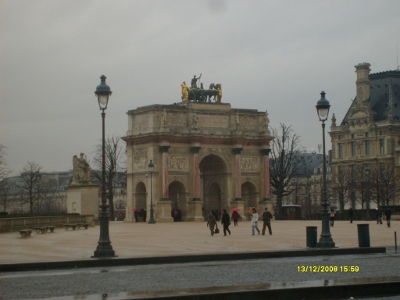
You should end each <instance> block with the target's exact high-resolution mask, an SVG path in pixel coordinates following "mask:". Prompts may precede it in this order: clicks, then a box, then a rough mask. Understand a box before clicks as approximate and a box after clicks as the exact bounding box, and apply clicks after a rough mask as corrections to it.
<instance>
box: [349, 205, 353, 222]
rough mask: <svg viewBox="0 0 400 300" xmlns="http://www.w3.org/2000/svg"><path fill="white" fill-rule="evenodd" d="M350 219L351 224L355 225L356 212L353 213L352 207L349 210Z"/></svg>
mask: <svg viewBox="0 0 400 300" xmlns="http://www.w3.org/2000/svg"><path fill="white" fill-rule="evenodd" d="M349 219H350V223H353V219H354V211H353V208H351V207H350V209H349Z"/></svg>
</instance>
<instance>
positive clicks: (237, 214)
mask: <svg viewBox="0 0 400 300" xmlns="http://www.w3.org/2000/svg"><path fill="white" fill-rule="evenodd" d="M238 219H239V213H238V212H237V211H236V210H234V211H233V213H232V220H233V226H238Z"/></svg>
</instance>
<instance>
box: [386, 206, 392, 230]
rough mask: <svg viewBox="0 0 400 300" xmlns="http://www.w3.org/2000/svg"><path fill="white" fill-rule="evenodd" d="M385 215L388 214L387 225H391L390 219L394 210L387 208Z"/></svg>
mask: <svg viewBox="0 0 400 300" xmlns="http://www.w3.org/2000/svg"><path fill="white" fill-rule="evenodd" d="M385 216H386V222H387V227H390V219H391V218H392V211H391V210H390V209H389V208H387V209H386V210H385Z"/></svg>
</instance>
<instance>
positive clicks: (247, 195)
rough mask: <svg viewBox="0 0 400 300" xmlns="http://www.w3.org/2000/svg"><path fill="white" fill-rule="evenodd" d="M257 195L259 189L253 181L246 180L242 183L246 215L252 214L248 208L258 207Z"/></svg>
mask: <svg viewBox="0 0 400 300" xmlns="http://www.w3.org/2000/svg"><path fill="white" fill-rule="evenodd" d="M257 195H258V193H257V189H256V186H255V185H254V184H253V183H251V182H249V181H246V182H245V183H243V184H242V199H243V202H244V210H245V211H244V214H245V215H246V217H250V215H249V214H248V213H247V209H248V208H249V207H256V208H257V207H258V205H257Z"/></svg>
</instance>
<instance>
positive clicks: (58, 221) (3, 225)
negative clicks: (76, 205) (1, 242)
mask: <svg viewBox="0 0 400 300" xmlns="http://www.w3.org/2000/svg"><path fill="white" fill-rule="evenodd" d="M76 223H89V226H92V227H93V226H94V225H95V220H94V217H93V215H65V216H46V217H23V218H8V219H6V218H4V219H0V233H1V232H12V231H18V230H20V229H25V228H33V227H40V226H47V225H49V226H56V227H63V225H64V224H76Z"/></svg>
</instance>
